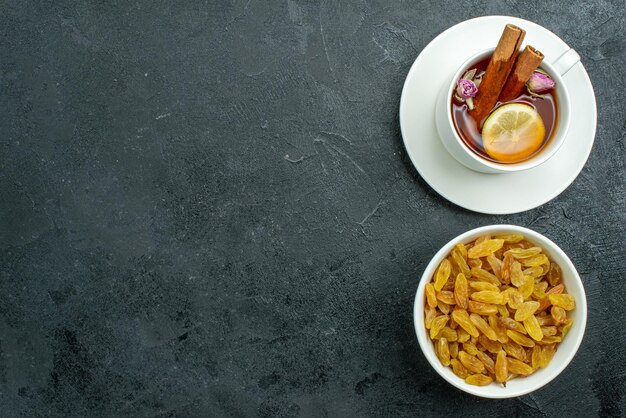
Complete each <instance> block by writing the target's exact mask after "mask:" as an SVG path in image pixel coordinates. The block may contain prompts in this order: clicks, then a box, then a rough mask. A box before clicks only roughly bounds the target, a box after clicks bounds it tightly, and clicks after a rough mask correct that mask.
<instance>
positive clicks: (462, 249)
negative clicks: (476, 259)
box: [454, 243, 467, 259]
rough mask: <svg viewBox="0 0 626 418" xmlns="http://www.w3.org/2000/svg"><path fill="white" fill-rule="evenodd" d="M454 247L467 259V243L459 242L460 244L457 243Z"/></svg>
mask: <svg viewBox="0 0 626 418" xmlns="http://www.w3.org/2000/svg"><path fill="white" fill-rule="evenodd" d="M454 248H455V249H456V250H457V251H458V252H459V254H460V255H461V257H463V258H465V259H466V258H467V248H465V245H463V244H461V243H459V244H456V245H455V246H454Z"/></svg>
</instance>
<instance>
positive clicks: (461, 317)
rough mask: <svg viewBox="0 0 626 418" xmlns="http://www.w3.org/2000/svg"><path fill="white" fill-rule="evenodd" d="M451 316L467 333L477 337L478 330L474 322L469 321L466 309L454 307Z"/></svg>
mask: <svg viewBox="0 0 626 418" xmlns="http://www.w3.org/2000/svg"><path fill="white" fill-rule="evenodd" d="M452 318H454V320H455V321H456V323H457V324H459V326H460V327H461V328H463V329H464V330H465V331H467V333H468V334H469V335H471V336H472V337H478V330H477V329H476V327H475V326H474V324H472V321H470V317H469V314H468V313H467V311H465V310H462V309H455V310H454V311H452Z"/></svg>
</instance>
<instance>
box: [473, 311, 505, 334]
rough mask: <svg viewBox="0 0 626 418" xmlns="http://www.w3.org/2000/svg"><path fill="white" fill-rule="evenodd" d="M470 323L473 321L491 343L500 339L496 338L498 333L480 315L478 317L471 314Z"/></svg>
mask: <svg viewBox="0 0 626 418" xmlns="http://www.w3.org/2000/svg"><path fill="white" fill-rule="evenodd" d="M470 321H472V323H473V324H474V326H475V327H476V328H478V329H479V330H480V331H481V332H482V333H483V334H485V336H486V337H487V338H489V339H490V340H491V341H496V340H497V339H498V337H497V336H496V332H495V331H494V330H493V329H492V328H491V327H490V326H489V324H488V323H487V321H485V320H484V319H483V318H482V317H481V316H480V315H476V314H475V313H473V314H471V315H470Z"/></svg>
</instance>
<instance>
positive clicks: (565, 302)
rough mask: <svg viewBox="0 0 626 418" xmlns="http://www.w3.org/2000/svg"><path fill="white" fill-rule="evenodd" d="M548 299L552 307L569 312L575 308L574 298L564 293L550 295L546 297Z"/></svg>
mask: <svg viewBox="0 0 626 418" xmlns="http://www.w3.org/2000/svg"><path fill="white" fill-rule="evenodd" d="M548 298H549V299H550V303H552V305H553V306H558V307H560V308H563V309H565V310H566V311H571V310H572V309H574V308H575V307H576V301H575V300H574V297H573V296H572V295H568V294H566V293H563V294H551V295H548Z"/></svg>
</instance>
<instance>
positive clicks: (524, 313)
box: [511, 301, 539, 322]
mask: <svg viewBox="0 0 626 418" xmlns="http://www.w3.org/2000/svg"><path fill="white" fill-rule="evenodd" d="M511 307H513V306H511ZM537 308H539V302H536V301H531V302H523V303H522V304H521V305H519V307H518V308H517V311H515V317H514V318H515V320H516V321H517V322H522V321H524V320H525V319H526V318H528V317H529V316H531V315H532V314H534V313H535V312H536V311H537Z"/></svg>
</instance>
